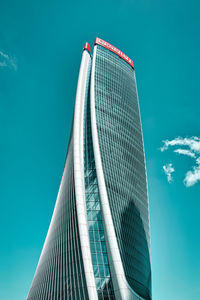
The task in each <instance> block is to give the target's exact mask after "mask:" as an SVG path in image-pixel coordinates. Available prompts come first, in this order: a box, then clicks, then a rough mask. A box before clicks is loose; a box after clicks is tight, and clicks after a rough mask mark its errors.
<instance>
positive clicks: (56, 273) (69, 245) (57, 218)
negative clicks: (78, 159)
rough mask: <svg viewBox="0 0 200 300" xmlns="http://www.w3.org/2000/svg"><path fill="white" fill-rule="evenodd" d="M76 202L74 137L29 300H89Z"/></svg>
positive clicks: (70, 144)
mask: <svg viewBox="0 0 200 300" xmlns="http://www.w3.org/2000/svg"><path fill="white" fill-rule="evenodd" d="M75 203H76V198H75V190H74V175H73V136H72V137H71V141H70V143H69V149H68V154H67V158H66V162H65V168H64V172H63V177H62V181H61V185H60V190H59V194H58V199H57V202H56V206H55V210H54V214H53V217H52V221H51V224H50V228H49V232H48V235H47V238H46V241H45V245H44V248H43V251H42V254H41V257H40V260H39V263H38V267H37V270H36V273H35V276H34V279H33V283H32V286H31V289H30V292H29V295H28V298H27V299H28V300H47V299H62V300H65V299H69V300H74V299H76V300H80V299H84V300H86V299H88V293H87V286H86V281H85V274H84V269H83V261H82V255H81V247H80V239H79V232H78V225H77V213H76V205H75Z"/></svg>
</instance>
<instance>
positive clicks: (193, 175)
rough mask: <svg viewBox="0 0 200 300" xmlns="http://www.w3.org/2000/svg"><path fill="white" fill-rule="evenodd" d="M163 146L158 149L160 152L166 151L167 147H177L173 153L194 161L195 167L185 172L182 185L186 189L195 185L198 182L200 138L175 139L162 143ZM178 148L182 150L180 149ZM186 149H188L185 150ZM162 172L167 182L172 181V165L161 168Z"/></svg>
mask: <svg viewBox="0 0 200 300" xmlns="http://www.w3.org/2000/svg"><path fill="white" fill-rule="evenodd" d="M163 143H164V145H163V147H161V148H160V150H161V152H163V151H166V150H168V148H169V147H176V146H179V147H178V149H175V150H174V152H175V153H178V154H182V155H187V156H189V157H192V158H195V159H196V165H195V166H192V169H191V170H189V171H187V172H186V174H185V178H184V181H183V182H184V184H185V186H187V187H190V186H193V185H195V184H196V183H197V182H198V181H200V138H199V137H196V136H193V137H191V138H188V137H186V138H182V137H177V138H175V139H173V140H165V141H163ZM180 146H182V147H184V148H180ZM186 147H188V149H186ZM163 169H164V172H165V174H166V175H167V179H168V181H169V182H171V181H172V176H171V173H172V172H174V168H173V167H172V164H167V165H165V166H163Z"/></svg>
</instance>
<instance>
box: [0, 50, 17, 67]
mask: <svg viewBox="0 0 200 300" xmlns="http://www.w3.org/2000/svg"><path fill="white" fill-rule="evenodd" d="M3 67H4V68H5V67H8V68H12V69H14V70H17V65H16V63H15V59H14V58H12V57H10V56H8V54H6V53H3V52H2V51H0V68H3Z"/></svg>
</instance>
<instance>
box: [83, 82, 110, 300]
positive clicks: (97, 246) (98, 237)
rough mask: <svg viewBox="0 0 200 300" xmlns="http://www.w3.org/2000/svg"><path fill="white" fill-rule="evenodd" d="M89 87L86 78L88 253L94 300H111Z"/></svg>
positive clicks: (85, 144) (85, 170) (85, 151)
mask: <svg viewBox="0 0 200 300" xmlns="http://www.w3.org/2000/svg"><path fill="white" fill-rule="evenodd" d="M89 83H90V77H89V76H88V81H87V89H86V99H85V110H84V177H85V199H86V208H87V218H88V230H89V240H90V249H91V254H92V264H93V271H94V276H95V282H96V288H97V293H98V299H108V300H111V299H112V300H114V299H115V297H114V291H113V285H112V280H111V277H110V270H109V263H108V255H107V250H106V242H105V237H104V228H103V222H102V213H101V204H100V198H99V189H98V182H97V175H96V165H95V159H94V152H93V142H92V131H91V114H90V90H89Z"/></svg>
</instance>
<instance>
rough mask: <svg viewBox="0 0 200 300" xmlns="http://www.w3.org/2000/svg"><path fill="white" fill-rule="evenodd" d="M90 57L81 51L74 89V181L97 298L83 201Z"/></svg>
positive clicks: (92, 293)
mask: <svg viewBox="0 0 200 300" xmlns="http://www.w3.org/2000/svg"><path fill="white" fill-rule="evenodd" d="M90 61H91V57H90V55H89V53H88V52H87V51H83V56H82V60H81V66H80V72H79V77H78V85H77V91H76V101H75V110H74V127H73V140H74V150H73V151H74V182H75V195H76V209H77V219H78V229H79V236H80V245H81V252H82V258H83V265H84V271H85V278H86V284H87V290H88V296H89V299H90V300H97V299H98V297H97V291H96V284H95V278H94V272H93V266H92V257H91V251H90V242H89V233H88V223H87V212H86V202H85V184H84V151H83V150H84V148H83V127H84V102H85V96H86V83H87V76H88V70H89V65H90Z"/></svg>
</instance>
